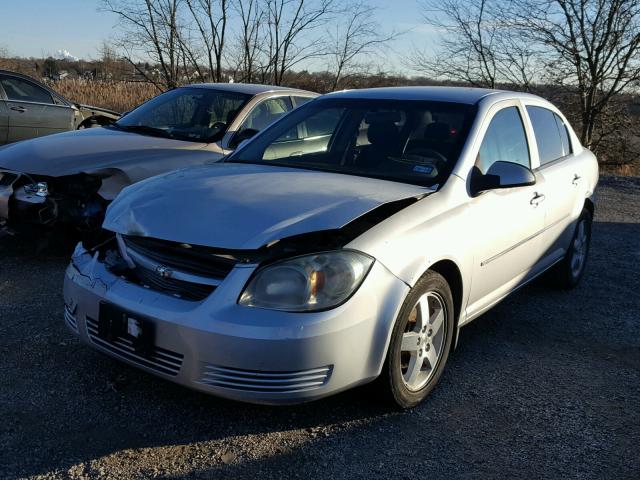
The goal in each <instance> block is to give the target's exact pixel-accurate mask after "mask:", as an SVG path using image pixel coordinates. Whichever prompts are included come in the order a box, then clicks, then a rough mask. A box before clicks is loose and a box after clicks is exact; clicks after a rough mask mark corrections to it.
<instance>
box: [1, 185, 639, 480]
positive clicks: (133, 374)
mask: <svg viewBox="0 0 640 480" xmlns="http://www.w3.org/2000/svg"><path fill="white" fill-rule="evenodd" d="M598 195H599V198H598V204H597V208H596V211H597V213H596V219H595V224H594V229H593V244H592V256H591V259H590V263H589V265H588V271H587V275H586V277H585V278H584V281H583V283H582V284H581V285H580V286H579V287H578V288H577V289H575V290H574V291H572V292H556V291H552V290H548V289H546V288H545V287H544V286H542V285H538V284H535V285H532V286H529V287H527V288H525V289H522V290H521V291H520V292H518V293H517V294H515V295H513V296H512V297H510V298H509V299H507V300H506V301H504V302H503V303H502V304H501V305H499V306H497V307H496V308H495V309H493V310H492V311H491V312H489V313H487V314H486V315H484V316H483V317H482V318H481V319H479V320H478V321H476V322H474V323H473V324H471V325H470V326H468V327H466V328H465V329H464V330H463V331H462V336H461V341H460V345H459V347H458V349H457V350H456V351H455V352H454V354H453V356H452V358H451V359H450V362H449V365H448V367H447V370H446V371H445V374H444V376H443V378H442V380H441V383H440V385H439V386H438V388H437V389H436V390H435V392H434V393H433V394H432V395H431V397H430V398H429V399H427V401H426V402H424V404H422V405H421V406H419V407H418V408H416V409H414V410H412V411H409V412H396V411H392V410H389V409H388V408H387V407H385V406H384V405H382V404H381V402H379V401H378V400H377V399H376V394H375V390H374V389H372V388H370V387H363V388H360V389H356V390H353V391H350V392H346V393H344V394H341V395H338V396H335V397H332V398H328V399H326V400H322V401H318V402H315V403H311V404H307V405H300V406H294V407H262V406H253V405H245V404H240V403H234V402H230V401H225V400H220V399H217V398H214V397H209V396H206V395H203V394H200V393H196V392H192V391H190V390H186V389H184V388H181V387H178V386H174V385H172V384H170V383H168V382H165V381H163V380H160V379H157V378H155V377H153V376H150V375H147V374H145V373H142V372H139V371H137V370H135V369H133V368H129V367H127V366H124V365H122V364H119V363H118V362H116V361H113V360H111V359H109V358H107V357H104V356H102V355H101V354H99V353H97V352H95V351H93V350H91V349H89V348H87V347H85V346H83V345H81V344H80V343H79V342H78V341H77V340H76V339H75V338H74V337H73V336H72V335H71V334H70V333H68V332H67V330H66V328H65V326H64V323H63V321H62V296H61V282H62V278H63V271H64V268H65V265H66V263H67V256H66V255H61V254H55V253H51V252H49V253H45V254H40V255H38V256H36V255H34V254H33V253H31V252H32V251H33V245H29V244H24V243H23V242H20V241H18V240H16V239H8V240H7V239H5V240H4V241H2V243H0V257H1V259H2V260H1V263H0V319H1V322H0V353H1V355H2V363H1V364H0V365H1V367H0V368H1V370H0V371H1V375H0V421H1V423H0V478H16V477H18V478H22V477H39V478H138V477H142V478H166V479H173V478H184V477H186V478H203V479H204V478H245V477H246V478H260V479H265V478H298V477H300V478H319V477H326V478H396V479H404V478H407V479H409V478H415V477H423V478H429V479H437V478H451V477H460V478H475V477H482V478H496V477H501V478H503V477H526V478H542V477H545V478H598V479H601V478H634V479H637V478H640V411H639V410H640V321H639V320H640V319H639V318H638V317H639V313H638V312H639V311H640V294H639V293H638V291H639V290H640V288H639V287H640V280H639V274H638V265H639V263H640V206H639V201H640V178H635V179H622V178H615V177H608V178H604V179H603V181H602V182H601V187H600V188H599V192H598Z"/></svg>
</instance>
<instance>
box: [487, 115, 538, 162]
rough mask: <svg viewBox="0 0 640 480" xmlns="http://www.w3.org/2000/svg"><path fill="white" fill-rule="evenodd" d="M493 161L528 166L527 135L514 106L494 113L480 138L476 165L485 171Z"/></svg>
mask: <svg viewBox="0 0 640 480" xmlns="http://www.w3.org/2000/svg"><path fill="white" fill-rule="evenodd" d="M495 162H511V163H519V164H520V165H524V166H525V167H527V168H530V165H531V163H530V161H529V147H528V145H527V137H526V135H525V133H524V125H523V124H522V118H520V113H519V112H518V109H517V108H516V107H507V108H504V109H502V110H500V111H499V112H498V113H496V115H495V116H494V117H493V119H492V120H491V123H490V124H489V128H488V129H487V132H486V133H485V135H484V139H483V140H482V145H481V146H480V151H479V152H478V158H477V159H476V166H477V167H478V168H479V169H480V170H481V171H482V173H487V171H488V170H489V167H491V165H493V164H494V163H495Z"/></svg>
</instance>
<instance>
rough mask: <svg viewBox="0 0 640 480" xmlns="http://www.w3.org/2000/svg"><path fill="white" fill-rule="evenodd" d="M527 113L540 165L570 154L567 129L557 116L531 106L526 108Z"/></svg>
mask: <svg viewBox="0 0 640 480" xmlns="http://www.w3.org/2000/svg"><path fill="white" fill-rule="evenodd" d="M527 113H528V114H529V118H530V119H531V124H532V125H533V133H534V134H535V137H536V145H537V146H538V154H539V156H540V165H545V164H547V163H550V162H553V161H554V160H557V159H558V158H562V157H564V156H565V155H569V153H571V144H570V142H569V135H568V133H567V127H566V126H565V125H564V122H563V121H562V119H561V118H560V117H558V115H556V114H555V113H553V112H552V111H551V110H548V109H546V108H543V107H534V106H531V105H530V106H528V107H527Z"/></svg>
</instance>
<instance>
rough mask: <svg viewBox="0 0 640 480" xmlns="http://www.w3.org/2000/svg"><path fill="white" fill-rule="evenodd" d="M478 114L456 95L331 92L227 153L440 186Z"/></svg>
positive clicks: (238, 158) (251, 159) (251, 160)
mask: <svg viewBox="0 0 640 480" xmlns="http://www.w3.org/2000/svg"><path fill="white" fill-rule="evenodd" d="M474 115H475V107H474V106H472V105H463V104H457V103H445V102H429V101H415V100H410V101H396V100H371V99H366V100H365V99H331V98H326V99H322V100H316V101H313V102H310V103H308V104H306V105H304V106H302V107H300V108H299V109H298V110H295V111H294V112H293V113H291V114H289V115H287V116H286V117H284V118H283V119H282V120H280V121H278V122H276V123H275V124H274V125H272V126H271V127H269V128H268V129H267V130H265V131H264V132H263V133H262V134H261V135H260V136H258V137H256V139H255V140H253V141H251V142H250V143H249V144H247V146H246V147H245V148H242V149H240V150H238V151H237V152H236V153H235V154H233V155H231V157H229V158H228V160H227V161H230V162H244V163H259V164H271V165H282V166H289V167H299V168H306V169H318V170H325V171H332V172H339V173H346V174H351V175H360V176H366V177H373V178H382V179H385V180H393V181H398V182H404V183H412V184H416V185H422V186H434V185H437V184H442V183H444V181H445V180H446V179H447V177H448V176H449V174H450V172H451V170H452V169H453V166H454V165H455V163H456V162H457V160H458V156H459V155H460V151H461V149H462V146H463V145H464V142H465V139H466V137H467V133H468V130H469V127H470V124H471V122H472V120H473V117H474Z"/></svg>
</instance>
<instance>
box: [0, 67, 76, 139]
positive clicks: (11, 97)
mask: <svg viewBox="0 0 640 480" xmlns="http://www.w3.org/2000/svg"><path fill="white" fill-rule="evenodd" d="M0 84H1V85H2V88H3V89H4V92H5V95H6V97H7V102H6V106H7V108H8V113H9V133H8V136H7V141H8V142H16V141H19V140H26V139H29V138H33V137H40V136H43V135H49V134H52V133H59V132H64V131H67V130H71V129H73V120H74V113H73V109H72V108H71V107H70V106H69V105H65V104H62V102H59V101H58V102H56V100H55V99H54V96H53V95H52V94H51V93H49V92H48V91H47V90H46V89H44V88H42V87H41V86H40V85H38V84H36V83H35V82H31V81H29V80H27V79H24V78H22V77H16V76H12V75H0Z"/></svg>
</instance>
